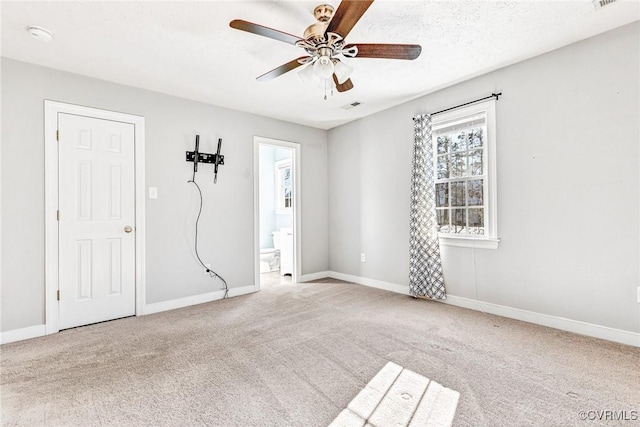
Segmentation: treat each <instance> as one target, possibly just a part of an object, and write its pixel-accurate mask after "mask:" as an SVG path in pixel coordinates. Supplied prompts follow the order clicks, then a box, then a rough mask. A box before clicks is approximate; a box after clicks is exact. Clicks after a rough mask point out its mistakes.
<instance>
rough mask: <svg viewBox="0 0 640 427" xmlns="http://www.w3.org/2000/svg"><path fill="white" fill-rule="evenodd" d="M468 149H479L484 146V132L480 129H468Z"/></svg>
mask: <svg viewBox="0 0 640 427" xmlns="http://www.w3.org/2000/svg"><path fill="white" fill-rule="evenodd" d="M467 137H468V139H469V149H470V150H471V149H472V148H481V147H483V146H484V132H483V129H482V128H473V129H469V134H468V136H467Z"/></svg>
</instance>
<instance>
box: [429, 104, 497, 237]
mask: <svg viewBox="0 0 640 427" xmlns="http://www.w3.org/2000/svg"><path fill="white" fill-rule="evenodd" d="M432 125H433V153H434V166H435V171H436V180H435V186H436V188H435V192H436V214H437V219H438V235H439V237H440V241H441V243H443V244H445V245H447V244H448V245H453V246H472V247H483V248H493V249H495V248H497V247H498V238H497V217H496V214H497V213H496V206H497V203H496V194H495V193H496V191H495V189H496V171H495V168H496V164H495V163H496V162H495V149H496V148H495V146H496V137H495V100H491V101H488V102H483V103H478V104H475V105H473V106H469V107H464V108H459V109H456V110H454V111H451V112H447V113H443V114H439V115H437V116H434V117H433V119H432Z"/></svg>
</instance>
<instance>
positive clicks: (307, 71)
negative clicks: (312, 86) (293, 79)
mask: <svg viewBox="0 0 640 427" xmlns="http://www.w3.org/2000/svg"><path fill="white" fill-rule="evenodd" d="M298 77H300V79H301V80H302V81H303V82H305V83H313V81H314V80H315V78H316V74H315V72H314V70H313V64H308V65H306V66H305V67H303V68H302V69H301V70H300V71H298Z"/></svg>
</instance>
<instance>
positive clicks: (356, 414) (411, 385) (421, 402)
mask: <svg viewBox="0 0 640 427" xmlns="http://www.w3.org/2000/svg"><path fill="white" fill-rule="evenodd" d="M459 398H460V393H458V392H457V391H455V390H452V389H450V388H446V387H443V386H442V385H440V384H438V383H437V382H435V381H430V380H429V379H428V378H426V377H423V376H422V375H420V374H417V373H415V372H413V371H410V370H409V369H404V368H403V367H402V366H400V365H396V364H395V363H393V362H388V363H387V364H386V365H385V366H384V368H382V369H381V370H380V372H378V373H377V374H376V376H375V377H373V378H372V379H371V381H369V383H368V384H367V385H366V386H365V387H364V388H363V389H362V390H360V392H359V393H358V395H357V396H356V397H354V398H353V400H352V401H351V403H349V405H348V406H347V407H346V408H345V409H344V410H343V411H342V412H340V414H339V415H338V416H337V417H336V419H335V420H333V422H332V423H331V424H330V425H329V427H388V426H398V427H400V426H409V427H418V426H420V427H422V426H434V427H435V426H438V427H440V426H442V427H444V426H451V423H452V422H453V417H454V415H455V413H456V408H457V406H458V399H459Z"/></svg>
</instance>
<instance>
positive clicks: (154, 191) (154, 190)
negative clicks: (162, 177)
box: [149, 187, 158, 199]
mask: <svg viewBox="0 0 640 427" xmlns="http://www.w3.org/2000/svg"><path fill="white" fill-rule="evenodd" d="M149 198H150V199H157V198H158V187H149Z"/></svg>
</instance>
